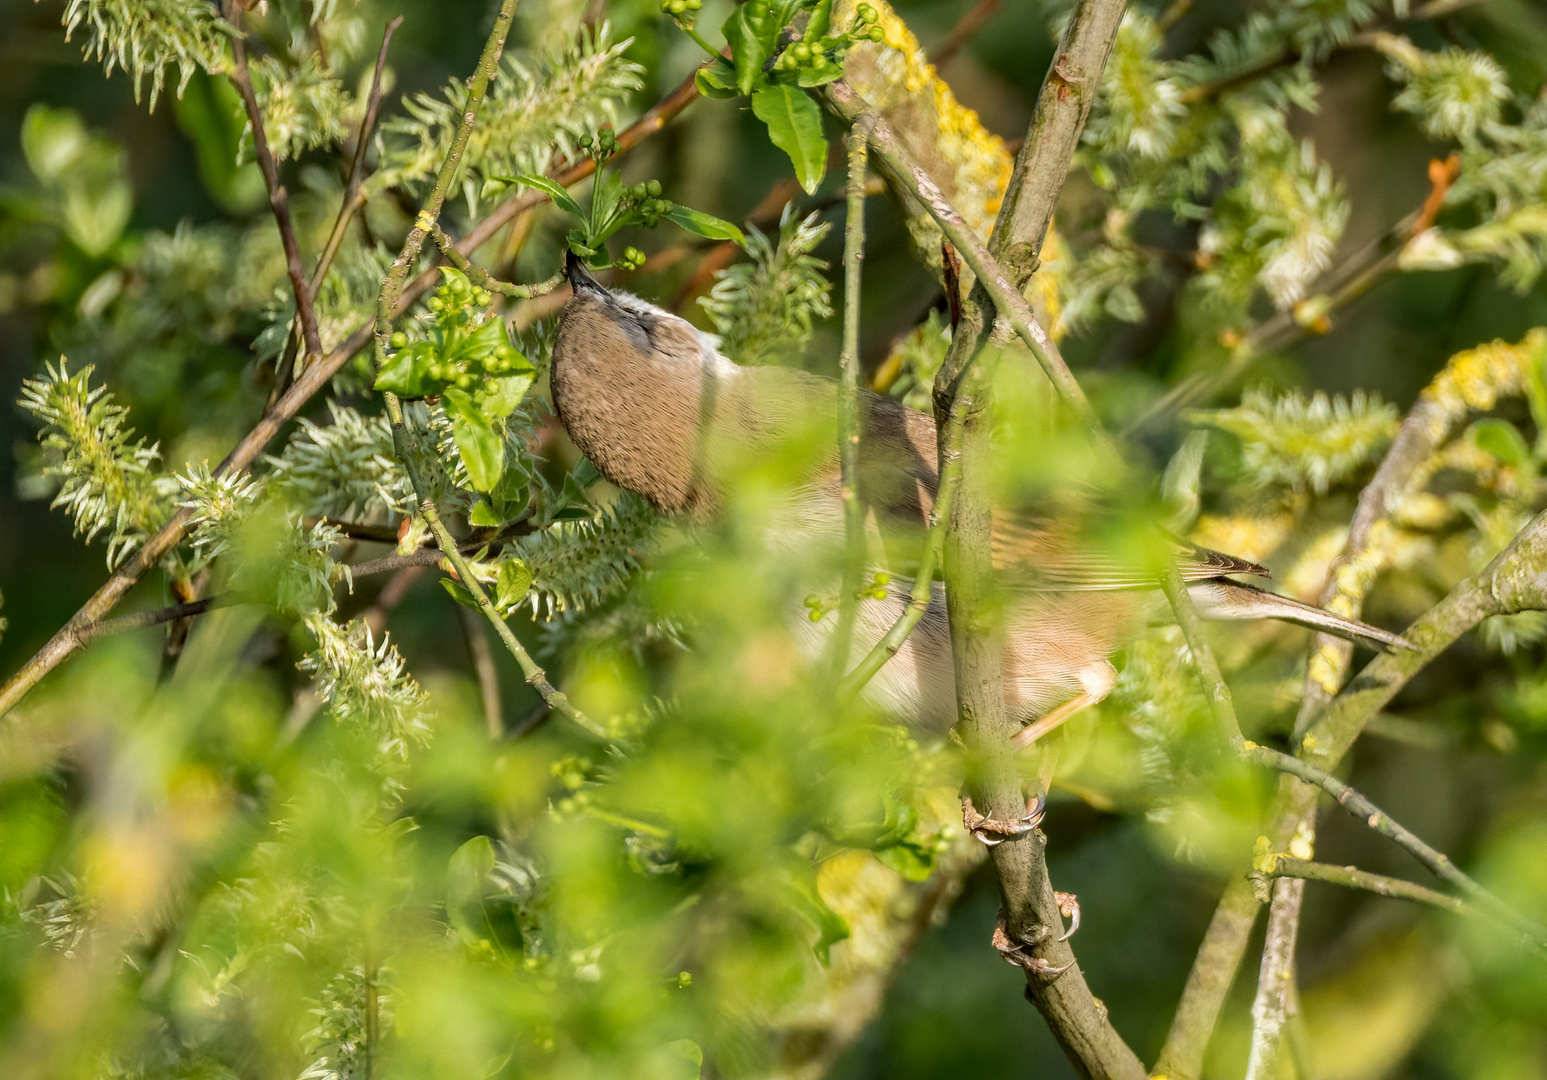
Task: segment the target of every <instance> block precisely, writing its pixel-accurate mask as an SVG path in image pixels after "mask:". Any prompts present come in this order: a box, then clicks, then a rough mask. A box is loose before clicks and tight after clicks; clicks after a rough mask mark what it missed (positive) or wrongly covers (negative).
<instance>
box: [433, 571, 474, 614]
mask: <svg viewBox="0 0 1547 1080" xmlns="http://www.w3.org/2000/svg"><path fill="white" fill-rule="evenodd" d="M440 584H441V588H443V589H445V590H446V591H447V592H448V593H450V594H451V598H452V599H453V600H455V601H456V602H457V603H459V604H461V605H462V606H463V607H465V608H471V609H472V610H474V611H476V612H479V613H480V614H482V612H483V608H481V607H479V606H478V601H477V600H474V599H473V594H472V593H470V592H468V591H467V586H466V585H463V584H462V583H461V582H460V581H456V580H454V579H452V578H449V577H443V578H441V579H440Z"/></svg>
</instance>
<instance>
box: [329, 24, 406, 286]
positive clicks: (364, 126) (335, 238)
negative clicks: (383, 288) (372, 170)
mask: <svg viewBox="0 0 1547 1080" xmlns="http://www.w3.org/2000/svg"><path fill="white" fill-rule="evenodd" d="M402 25H403V16H401V15H399V16H397V17H396V18H395V19H393V20H392V21H391V22H389V23H387V26H386V29H384V30H383V31H382V34H381V49H380V51H378V52H377V54H376V68H375V70H374V71H373V72H372V73H371V91H370V96H369V97H367V98H366V103H365V115H364V117H363V118H362V119H361V121H360V134H359V137H358V138H357V139H356V140H355V152H354V157H353V158H351V159H350V162H349V176H348V178H347V179H346V180H345V181H344V197H343V200H342V201H341V202H340V203H339V205H338V216H337V217H335V218H334V219H333V228H332V230H331V231H330V232H329V233H328V242H327V243H326V244H325V245H324V246H323V248H322V254H321V255H320V256H319V257H318V258H317V268H316V269H315V270H313V271H312V277H311V281H310V283H309V284H308V286H307V294H308V295H310V296H311V298H312V299H313V301H315V300H316V299H317V293H318V291H319V290H320V289H321V288H322V282H323V279H324V278H326V277H327V276H328V267H330V266H332V265H333V257H334V256H335V255H337V254H338V248H339V245H340V244H342V243H343V242H344V234H345V233H346V232H347V231H348V229H349V223H350V222H351V221H352V220H354V216H355V213H356V212H357V211H358V210H359V209H360V207H362V206H364V205H365V199H364V198H362V197H361V195H360V191H361V188H362V186H363V185H364V183H365V152H366V149H367V147H369V146H370V142H371V132H372V131H373V130H374V129H375V127H376V114H377V113H378V112H379V111H380V110H381V75H382V71H383V70H384V69H385V68H386V66H387V46H389V45H390V44H392V35H393V34H394V33H396V32H397V28H398V27H400V26H402Z"/></svg>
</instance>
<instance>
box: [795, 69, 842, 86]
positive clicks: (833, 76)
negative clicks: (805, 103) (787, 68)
mask: <svg viewBox="0 0 1547 1080" xmlns="http://www.w3.org/2000/svg"><path fill="white" fill-rule="evenodd" d="M842 77H843V65H842V64H823V65H822V66H821V67H819V68H813V67H803V68H801V69H800V71H799V72H798V73H797V74H796V76H795V83H796V85H798V86H801V87H804V88H806V89H808V90H809V89H811V88H813V87H817V86H826V85H827V84H828V83H830V82H837V81H838V80H839V79H840V78H842Z"/></svg>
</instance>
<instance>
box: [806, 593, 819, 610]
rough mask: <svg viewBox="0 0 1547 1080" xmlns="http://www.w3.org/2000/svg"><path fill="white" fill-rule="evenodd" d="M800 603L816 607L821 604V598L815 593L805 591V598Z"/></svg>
mask: <svg viewBox="0 0 1547 1080" xmlns="http://www.w3.org/2000/svg"><path fill="white" fill-rule="evenodd" d="M801 603H803V604H805V605H806V606H807V607H809V608H818V607H821V606H822V598H821V597H820V596H818V595H817V594H816V593H807V594H806V598H805V599H804V600H802V601H801Z"/></svg>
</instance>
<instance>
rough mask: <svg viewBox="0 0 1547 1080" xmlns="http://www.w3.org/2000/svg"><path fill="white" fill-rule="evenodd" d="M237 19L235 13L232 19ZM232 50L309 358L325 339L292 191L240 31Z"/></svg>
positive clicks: (239, 90)
mask: <svg viewBox="0 0 1547 1080" xmlns="http://www.w3.org/2000/svg"><path fill="white" fill-rule="evenodd" d="M230 21H231V22H233V23H235V22H236V21H237V20H236V18H235V16H234V13H233V16H232V18H231V20H230ZM231 52H232V55H233V57H234V59H235V63H234V64H233V65H232V70H231V73H230V78H231V82H232V83H233V84H234V85H235V86H236V90H237V93H238V94H240V95H241V98H242V105H243V107H244V108H245V109H246V110H247V122H248V123H249V124H250V125H252V145H253V156H254V157H256V158H257V159H258V170H259V171H260V172H261V173H262V174H263V186H264V188H265V189H266V190H267V191H268V195H269V208H270V209H271V210H273V212H274V220H275V222H276V223H277V224H278V225H279V242H280V244H281V246H283V248H284V251H285V273H286V274H287V275H288V276H289V278H290V291H291V292H293V293H294V294H295V310H296V317H297V318H298V319H300V321H301V340H302V341H304V342H305V343H306V354H307V359H308V361H310V360H311V359H312V358H314V357H318V356H321V355H322V340H321V338H319V337H318V335H317V312H316V310H315V309H314V308H313V307H312V293H311V289H310V287H309V286H308V284H307V281H306V268H305V267H304V266H303V265H302V263H301V249H300V247H299V246H298V245H297V244H296V241H295V224H294V223H293V222H292V221H291V220H290V195H289V193H288V192H287V191H286V190H285V186H284V185H283V184H281V183H280V182H279V168H278V167H277V166H276V165H275V164H274V155H273V153H272V152H271V151H270V150H269V137H268V134H267V132H265V131H264V130H263V110H262V109H260V108H259V107H258V95H257V94H256V93H254V91H253V87H252V73H251V71H249V70H248V67H247V45H246V43H245V41H244V36H243V35H242V34H240V33H236V34H232V35H231Z"/></svg>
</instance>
